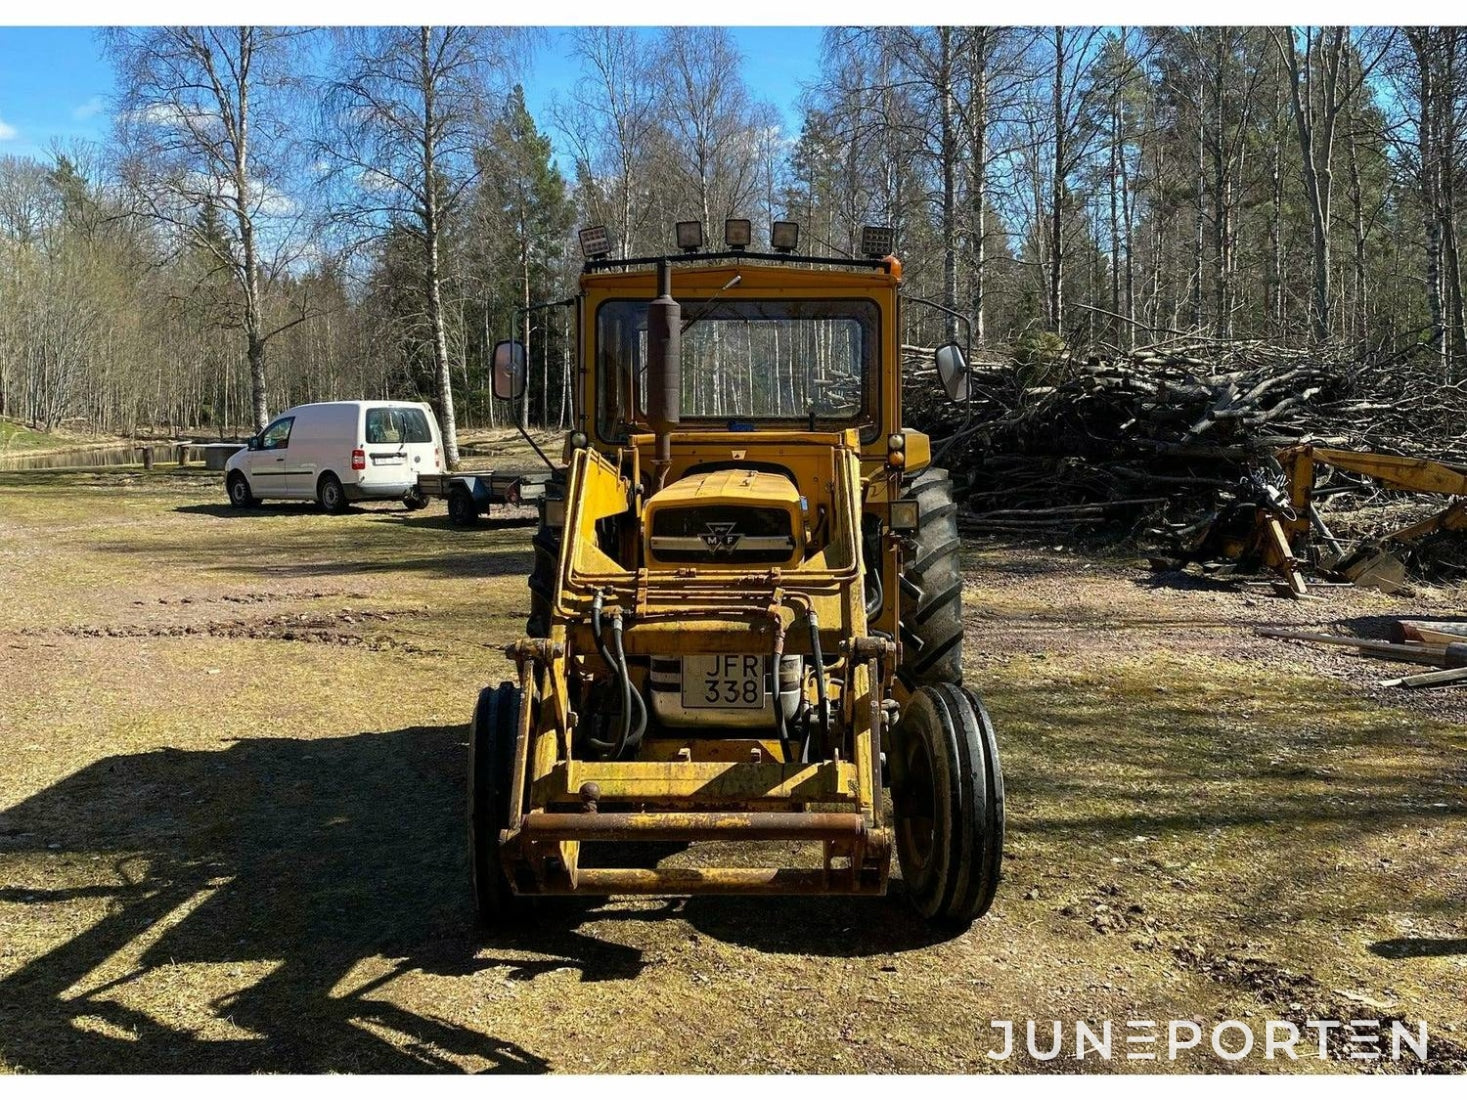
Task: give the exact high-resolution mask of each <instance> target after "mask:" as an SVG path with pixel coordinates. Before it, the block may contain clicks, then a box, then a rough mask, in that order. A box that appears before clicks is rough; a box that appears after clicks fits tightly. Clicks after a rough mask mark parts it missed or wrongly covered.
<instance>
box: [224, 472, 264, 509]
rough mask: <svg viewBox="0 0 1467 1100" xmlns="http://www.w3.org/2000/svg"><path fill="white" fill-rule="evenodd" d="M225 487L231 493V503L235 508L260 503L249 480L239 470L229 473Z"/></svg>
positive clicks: (251, 506)
mask: <svg viewBox="0 0 1467 1100" xmlns="http://www.w3.org/2000/svg"><path fill="white" fill-rule="evenodd" d="M225 488H226V490H227V491H228V493H229V503H230V504H231V505H232V506H233V507H235V508H253V507H254V506H255V505H256V504H258V503H259V501H258V500H257V499H256V498H255V494H254V493H253V492H251V491H250V483H249V480H248V479H247V478H246V477H245V476H244V474H242V473H240V472H239V471H237V470H236V471H235V472H234V473H232V474H230V475H229V481H228V482H227V483H226V485H225Z"/></svg>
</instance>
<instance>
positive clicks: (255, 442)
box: [245, 435, 260, 451]
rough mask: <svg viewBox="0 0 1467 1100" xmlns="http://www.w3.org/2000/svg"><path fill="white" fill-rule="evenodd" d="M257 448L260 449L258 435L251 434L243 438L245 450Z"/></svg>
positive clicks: (255, 449)
mask: <svg viewBox="0 0 1467 1100" xmlns="http://www.w3.org/2000/svg"><path fill="white" fill-rule="evenodd" d="M259 449H260V437H259V436H257V435H252V436H250V437H249V438H248V439H246V440H245V450H247V451H258V450H259Z"/></svg>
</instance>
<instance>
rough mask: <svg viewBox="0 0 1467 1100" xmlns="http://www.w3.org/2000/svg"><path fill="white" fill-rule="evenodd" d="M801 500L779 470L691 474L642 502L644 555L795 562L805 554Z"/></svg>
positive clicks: (672, 560)
mask: <svg viewBox="0 0 1467 1100" xmlns="http://www.w3.org/2000/svg"><path fill="white" fill-rule="evenodd" d="M805 513H806V504H805V499H804V497H802V496H801V495H800V492H799V490H798V489H797V488H796V487H795V484H794V482H792V481H791V480H790V479H789V478H788V477H786V476H785V475H784V474H779V473H772V472H769V471H766V470H750V469H738V468H734V469H719V470H709V471H706V472H702V473H694V474H690V475H688V476H687V477H684V478H682V479H680V480H678V481H675V482H673V483H672V484H671V485H668V486H667V487H666V488H664V489H662V490H661V491H660V492H657V493H655V494H653V496H652V498H651V499H650V500H648V501H647V507H646V515H645V524H644V527H643V531H644V537H645V538H646V546H645V548H644V549H645V552H646V553H645V560H646V561H647V564H648V566H649V567H651V568H656V567H658V566H672V567H677V566H688V565H703V566H712V567H717V566H732V567H738V568H743V567H747V566H749V565H769V566H785V567H793V566H795V565H797V564H799V562H800V560H801V559H802V557H803V555H804V548H805V543H806V530H805V527H806V524H805Z"/></svg>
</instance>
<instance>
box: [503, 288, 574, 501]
mask: <svg viewBox="0 0 1467 1100" xmlns="http://www.w3.org/2000/svg"><path fill="white" fill-rule="evenodd" d="M574 301H575V299H574V298H566V299H565V300H564V301H562V302H540V303H537V304H536V305H531V306H520V307H518V308H517V309H516V310H515V311H514V327H515V328H516V329H518V328H519V321H520V317H522V316H523V315H524V314H526V313H533V312H534V311H535V310H537V309H548V308H549V307H551V306H558V305H568V304H570V303H572V302H574ZM529 355H530V353H529V349H528V348H526V349H525V384H524V385H523V386H521V387H520V400H519V402H518V404H519V405H521V406H522V405H523V404H524V403H525V402H527V401H529V400H530V359H529ZM511 404H512V406H513V404H514V403H511ZM515 411H516V412H518V411H519V409H518V408H516V409H515ZM522 419H523V418H522V417H519V416H516V417H515V418H514V428H515V431H517V432H519V433H520V435H522V436H524V437H525V442H526V443H528V444H529V445H530V446H531V447H532V448H533V449H534V451H535V453H536V454H537V455H539V456H540V461H541V462H543V463H545V468H546V469H547V470H549V471H550V472H551V473H552V474H553V473H555V463H553V462H551V461H550V459H549V458H548V457H547V456H546V454H545V452H544V451H542V450H541V449H540V444H538V443H536V442H535V441H534V439H532V438H531V437H530V433H529V432H527V431H526V430H525V428H524V426H523V424H522V423H521V420H522Z"/></svg>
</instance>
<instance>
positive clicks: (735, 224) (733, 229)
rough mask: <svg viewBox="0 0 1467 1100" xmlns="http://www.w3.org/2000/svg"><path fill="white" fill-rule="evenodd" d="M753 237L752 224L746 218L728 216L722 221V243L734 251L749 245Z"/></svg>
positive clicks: (741, 249)
mask: <svg viewBox="0 0 1467 1100" xmlns="http://www.w3.org/2000/svg"><path fill="white" fill-rule="evenodd" d="M753 238H754V226H753V223H752V222H750V221H749V219H748V218H728V219H726V220H725V221H724V223H723V243H724V244H726V245H728V247H729V248H731V249H733V250H734V251H735V252H742V251H743V250H744V249H746V248H748V247H749V242H750V241H751V240H753Z"/></svg>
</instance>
